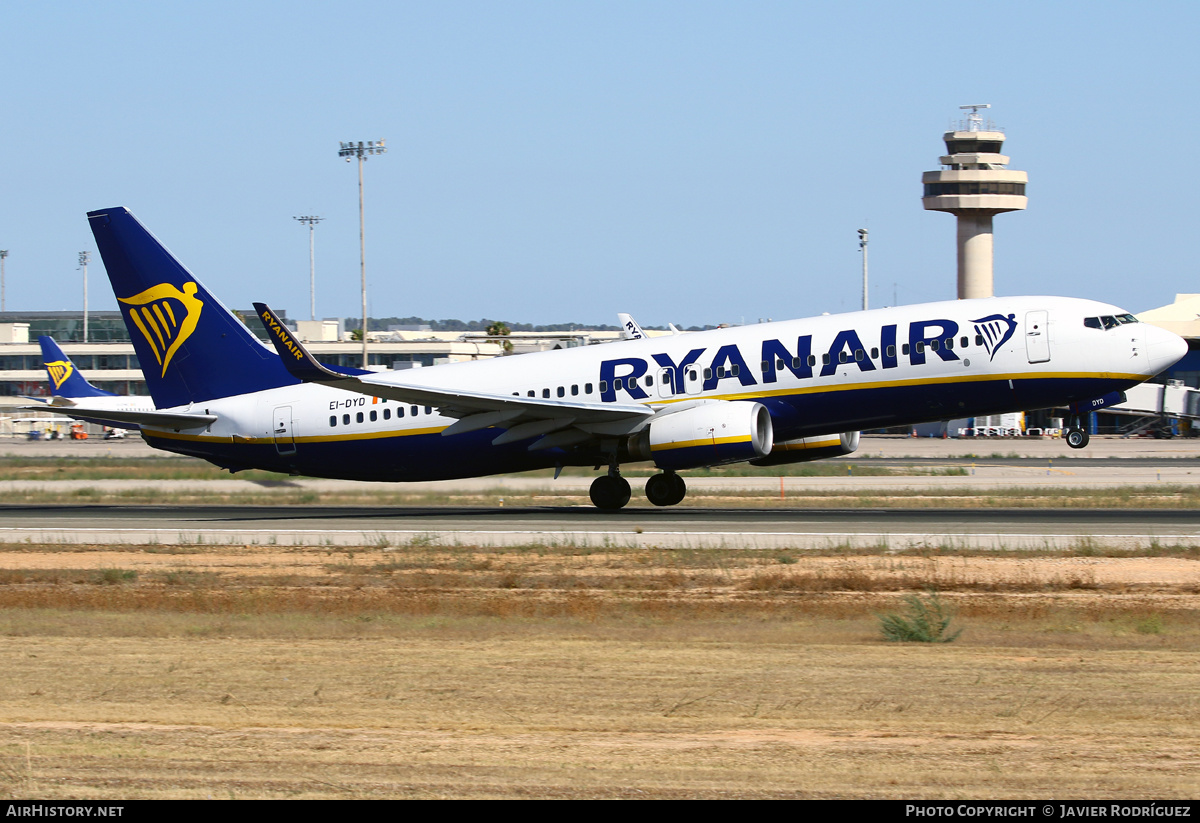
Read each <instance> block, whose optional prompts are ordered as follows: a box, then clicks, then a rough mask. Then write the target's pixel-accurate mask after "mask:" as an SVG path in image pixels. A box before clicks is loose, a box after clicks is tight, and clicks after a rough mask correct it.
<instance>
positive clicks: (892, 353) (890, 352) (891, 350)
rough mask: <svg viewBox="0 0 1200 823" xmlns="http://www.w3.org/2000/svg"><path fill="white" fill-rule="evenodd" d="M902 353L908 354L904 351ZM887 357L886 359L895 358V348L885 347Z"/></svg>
mask: <svg viewBox="0 0 1200 823" xmlns="http://www.w3.org/2000/svg"><path fill="white" fill-rule="evenodd" d="M904 353H905V354H908V351H907V350H906V351H905V352H904ZM887 356H888V357H895V356H896V347H895V346H888V347H887Z"/></svg>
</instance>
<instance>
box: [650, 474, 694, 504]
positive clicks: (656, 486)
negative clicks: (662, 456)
mask: <svg viewBox="0 0 1200 823" xmlns="http://www.w3.org/2000/svg"><path fill="white" fill-rule="evenodd" d="M685 494H687V484H686V483H684V482H683V478H682V477H680V476H679V475H677V474H675V472H663V473H662V474H656V475H654V476H653V477H651V478H650V479H649V480H647V481H646V499H647V500H649V501H650V502H651V503H653V504H654V505H656V506H674V505H675V504H676V503H678V502H679V501H681V500H683V496H684V495H685Z"/></svg>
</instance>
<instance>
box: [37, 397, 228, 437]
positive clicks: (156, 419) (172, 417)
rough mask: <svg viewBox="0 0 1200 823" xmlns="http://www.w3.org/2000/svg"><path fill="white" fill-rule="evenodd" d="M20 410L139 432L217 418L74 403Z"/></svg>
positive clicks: (178, 427)
mask: <svg viewBox="0 0 1200 823" xmlns="http://www.w3.org/2000/svg"><path fill="white" fill-rule="evenodd" d="M20 408H21V409H22V410H24V411H43V412H45V411H48V412H53V413H54V414H61V415H64V416H66V417H70V418H73V419H75V420H83V421H85V422H87V423H95V424H97V425H100V426H112V427H113V428H117V429H140V428H142V427H144V426H149V427H150V428H155V429H173V430H175V431H182V430H184V429H203V428H205V427H206V426H208V425H209V424H210V423H212V422H213V421H214V420H216V419H217V416H216V415H215V414H189V413H187V412H162V411H132V410H126V409H94V408H93V409H90V408H88V407H87V406H85V405H83V404H82V403H81V404H77V405H74V406H54V405H50V404H47V403H43V404H42V405H40V406H21V407H20Z"/></svg>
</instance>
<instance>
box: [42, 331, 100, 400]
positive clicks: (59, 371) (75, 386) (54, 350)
mask: <svg viewBox="0 0 1200 823" xmlns="http://www.w3.org/2000/svg"><path fill="white" fill-rule="evenodd" d="M38 344H39V345H41V347H42V365H43V366H45V367H46V377H47V378H48V379H49V380H50V389H51V391H50V393H51V394H53V395H54V396H55V397H66V398H69V399H71V400H75V399H77V398H80V397H114V396H115V395H113V393H112V392H106V391H104V390H102V389H98V388H96V387H95V386H93V385H92V384H91V383H89V382H88V381H87V380H85V379H84V377H83V375H82V374H80V373H79V370H78V369H76V368H75V364H74V363H72V362H71V358H69V357H67V355H66V354H65V353H64V352H63V350H62V349H60V348H59V347H58V344H57V343H55V342H54V338H53V337H47V336H45V335H43V336H41V337H39V338H38Z"/></svg>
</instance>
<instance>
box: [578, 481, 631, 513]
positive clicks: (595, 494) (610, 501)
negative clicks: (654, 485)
mask: <svg viewBox="0 0 1200 823" xmlns="http://www.w3.org/2000/svg"><path fill="white" fill-rule="evenodd" d="M632 493H633V490H632V489H630V488H629V481H628V480H626V479H625V478H624V477H621V476H620V475H611V474H610V475H604V476H603V477H597V478H596V479H595V480H593V481H592V488H591V489H590V490H589V491H588V496H589V497H591V498H592V505H594V506H595V507H596V508H598V509H603V510H604V511H614V512H615V511H617V510H618V509H621V508H624V506H625V504H626V503H628V502H629V497H630V495H631V494H632Z"/></svg>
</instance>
